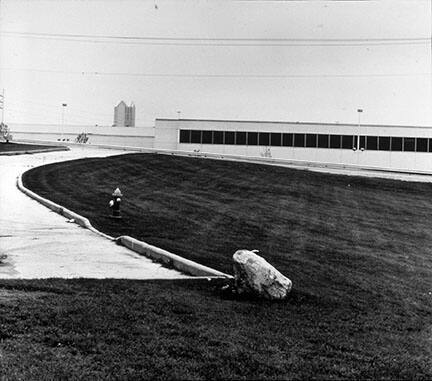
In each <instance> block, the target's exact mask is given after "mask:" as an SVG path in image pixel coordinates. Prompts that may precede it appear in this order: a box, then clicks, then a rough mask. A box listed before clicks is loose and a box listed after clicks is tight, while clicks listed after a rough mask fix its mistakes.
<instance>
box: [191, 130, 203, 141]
mask: <svg viewBox="0 0 432 381" xmlns="http://www.w3.org/2000/svg"><path fill="white" fill-rule="evenodd" d="M191 143H198V144H201V131H198V130H192V131H191Z"/></svg>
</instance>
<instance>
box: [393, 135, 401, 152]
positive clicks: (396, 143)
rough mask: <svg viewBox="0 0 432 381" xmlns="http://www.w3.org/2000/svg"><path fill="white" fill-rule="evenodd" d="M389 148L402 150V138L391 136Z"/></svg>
mask: <svg viewBox="0 0 432 381" xmlns="http://www.w3.org/2000/svg"><path fill="white" fill-rule="evenodd" d="M391 150H392V151H402V138H395V137H394V136H392V138H391Z"/></svg>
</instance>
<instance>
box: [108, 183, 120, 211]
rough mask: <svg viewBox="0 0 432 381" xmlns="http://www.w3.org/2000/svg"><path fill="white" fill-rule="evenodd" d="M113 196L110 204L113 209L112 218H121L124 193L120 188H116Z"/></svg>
mask: <svg viewBox="0 0 432 381" xmlns="http://www.w3.org/2000/svg"><path fill="white" fill-rule="evenodd" d="M112 196H113V198H112V200H111V201H110V202H109V206H110V208H111V209H112V216H111V217H112V218H121V215H120V203H121V198H120V197H123V195H122V193H121V192H120V189H119V188H116V190H115V191H114V192H113V194H112Z"/></svg>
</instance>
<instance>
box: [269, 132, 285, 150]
mask: <svg viewBox="0 0 432 381" xmlns="http://www.w3.org/2000/svg"><path fill="white" fill-rule="evenodd" d="M281 144H282V134H280V133H278V132H272V133H271V134H270V145H271V146H276V147H279V146H280V145H281Z"/></svg>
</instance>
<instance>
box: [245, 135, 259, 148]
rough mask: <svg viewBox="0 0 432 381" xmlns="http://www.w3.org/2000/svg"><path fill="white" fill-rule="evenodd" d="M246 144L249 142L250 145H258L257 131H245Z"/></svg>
mask: <svg viewBox="0 0 432 381" xmlns="http://www.w3.org/2000/svg"><path fill="white" fill-rule="evenodd" d="M247 144H249V145H250V146H256V145H258V132H248V133H247Z"/></svg>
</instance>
